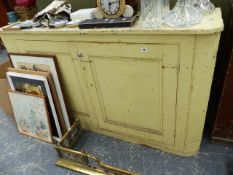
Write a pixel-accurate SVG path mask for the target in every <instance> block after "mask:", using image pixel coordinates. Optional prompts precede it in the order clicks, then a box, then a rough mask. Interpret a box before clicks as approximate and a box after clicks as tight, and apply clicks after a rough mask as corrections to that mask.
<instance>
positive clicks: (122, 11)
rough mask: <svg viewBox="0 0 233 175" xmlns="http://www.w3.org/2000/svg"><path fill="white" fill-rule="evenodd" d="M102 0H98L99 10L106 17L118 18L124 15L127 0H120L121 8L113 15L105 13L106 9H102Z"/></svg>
mask: <svg viewBox="0 0 233 175" xmlns="http://www.w3.org/2000/svg"><path fill="white" fill-rule="evenodd" d="M100 1H101V0H97V10H99V12H100V13H101V14H102V15H103V16H104V17H105V18H118V17H120V16H121V15H123V13H124V11H125V0H119V1H120V9H119V11H118V12H117V13H116V14H113V15H109V14H107V13H105V11H104V10H103V9H102V7H101V2H100Z"/></svg>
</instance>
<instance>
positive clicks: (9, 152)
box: [0, 52, 233, 175]
mask: <svg viewBox="0 0 233 175" xmlns="http://www.w3.org/2000/svg"><path fill="white" fill-rule="evenodd" d="M2 53H3V54H1V53H0V62H4V61H5V58H6V54H5V53H4V52H2ZM76 149H83V150H85V151H87V152H89V153H91V154H93V155H94V156H96V157H98V158H99V159H101V160H103V161H105V162H106V163H110V164H112V165H115V166H118V167H121V168H125V169H129V170H133V171H137V172H139V173H140V174H143V175H233V148H231V147H227V146H220V145H215V144H210V143H209V142H208V140H207V139H203V141H202V144H201V149H200V153H199V155H197V156H195V157H190V158H181V157H177V156H174V155H171V154H168V153H164V152H162V151H159V150H156V149H151V148H148V147H144V146H138V145H134V144H130V143H127V142H123V141H120V140H116V139H113V138H111V137H106V136H103V135H99V134H95V133H92V132H88V131H86V132H84V134H83V136H82V139H81V142H80V144H79V145H76ZM57 159H58V157H57V154H56V152H55V150H54V149H53V147H52V146H51V145H49V144H47V143H44V142H41V141H38V140H36V139H33V138H30V137H27V136H24V135H21V134H19V133H18V131H17V129H16V125H15V122H14V119H13V118H12V117H11V116H6V115H5V114H4V112H3V111H2V109H1V108H0V175H81V174H80V173H77V172H73V171H70V170H67V169H64V168H60V167H57V166H56V165H55V162H56V160H57Z"/></svg>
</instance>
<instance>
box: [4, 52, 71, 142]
mask: <svg viewBox="0 0 233 175" xmlns="http://www.w3.org/2000/svg"><path fill="white" fill-rule="evenodd" d="M9 56H10V59H11V62H12V64H13V67H14V68H9V69H8V72H7V79H8V82H9V84H10V87H11V90H10V91H9V97H10V101H11V104H12V108H13V111H14V114H15V120H16V123H17V127H18V130H19V132H20V133H22V134H26V135H29V136H32V137H35V138H38V139H41V140H43V141H46V142H49V143H53V142H54V141H58V142H59V141H60V140H61V139H62V137H63V135H64V134H65V133H66V132H67V131H68V130H69V129H70V127H71V123H70V120H69V117H68V113H67V109H66V105H65V102H64V97H63V94H62V90H61V86H60V82H59V78H58V73H57V69H56V64H55V57H54V56H38V55H22V54H9Z"/></svg>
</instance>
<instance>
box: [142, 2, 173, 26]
mask: <svg viewBox="0 0 233 175" xmlns="http://www.w3.org/2000/svg"><path fill="white" fill-rule="evenodd" d="M169 9H170V6H169V0H141V15H142V20H143V21H142V23H143V27H145V28H156V27H159V26H160V25H161V24H162V23H163V18H164V16H165V15H166V14H167V13H168V11H169Z"/></svg>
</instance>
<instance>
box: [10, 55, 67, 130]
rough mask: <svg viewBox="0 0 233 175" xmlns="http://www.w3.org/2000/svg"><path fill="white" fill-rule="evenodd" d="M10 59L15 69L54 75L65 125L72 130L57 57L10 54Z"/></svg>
mask: <svg viewBox="0 0 233 175" xmlns="http://www.w3.org/2000/svg"><path fill="white" fill-rule="evenodd" d="M9 57H10V59H11V62H12V64H13V66H14V68H17V69H25V70H32V71H40V72H50V73H51V74H52V78H53V81H54V84H55V88H56V91H57V94H58V99H59V103H60V106H61V110H62V114H63V116H64V120H65V125H66V128H67V129H70V128H71V123H70V120H69V116H68V112H67V108H66V104H65V101H64V97H63V93H62V88H61V85H60V82H59V76H58V71H57V66H56V61H55V60H56V58H55V56H51V55H36V54H18V53H9Z"/></svg>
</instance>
